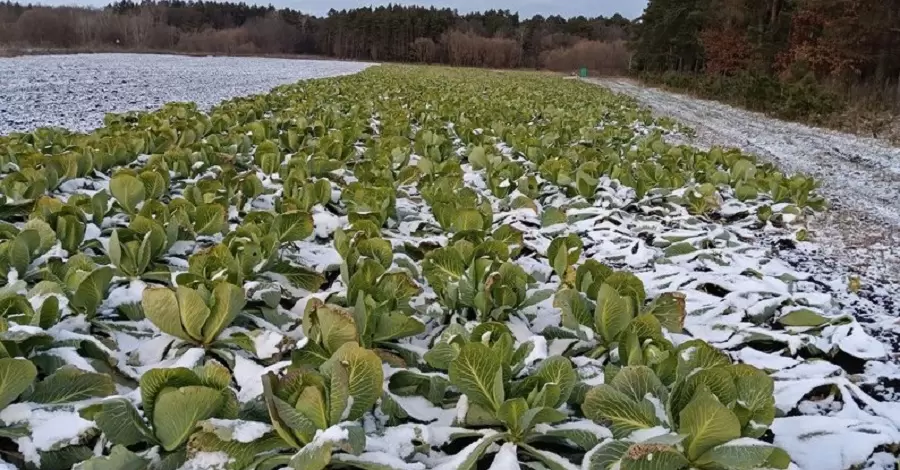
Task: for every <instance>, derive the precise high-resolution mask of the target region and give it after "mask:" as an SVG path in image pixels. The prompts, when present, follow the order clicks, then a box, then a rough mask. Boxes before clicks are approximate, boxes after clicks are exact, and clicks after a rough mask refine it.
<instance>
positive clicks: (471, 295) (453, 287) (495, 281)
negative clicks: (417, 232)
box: [422, 229, 549, 321]
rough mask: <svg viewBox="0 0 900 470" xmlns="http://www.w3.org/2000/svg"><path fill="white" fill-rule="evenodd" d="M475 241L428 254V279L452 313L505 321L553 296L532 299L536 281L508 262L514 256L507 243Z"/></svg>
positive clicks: (539, 295)
mask: <svg viewBox="0 0 900 470" xmlns="http://www.w3.org/2000/svg"><path fill="white" fill-rule="evenodd" d="M499 231H500V229H498V232H499ZM495 234H496V233H495ZM500 236H503V235H502V234H501V235H500ZM475 241H476V242H477V243H473V242H472V241H470V240H467V239H462V238H461V239H458V240H456V241H455V242H454V243H453V244H452V245H449V246H447V247H444V248H438V249H436V250H434V251H432V252H430V253H428V254H427V255H426V256H425V259H424V260H423V261H422V273H423V275H424V276H425V279H426V280H427V281H428V284H429V285H430V286H431V288H432V289H434V291H435V293H436V294H437V295H438V299H439V301H440V302H441V304H442V305H443V306H444V307H446V308H447V309H448V310H449V312H451V313H454V312H455V313H462V314H465V313H466V312H467V311H471V312H473V313H474V317H476V318H478V319H479V320H480V321H488V320H489V319H497V320H502V319H505V318H506V316H507V315H508V314H509V313H510V312H512V311H515V310H516V309H518V308H523V307H525V306H527V305H529V304H533V303H537V302H540V301H542V300H544V299H545V298H547V297H548V296H549V292H538V293H533V294H532V295H531V296H529V295H528V287H529V285H530V284H533V283H534V279H533V278H532V277H531V276H530V275H528V273H526V272H525V270H524V269H523V268H522V267H521V266H519V265H517V264H515V263H512V262H509V261H506V260H507V259H509V253H510V245H508V244H507V241H501V240H498V239H495V238H488V239H484V240H482V239H481V238H480V237H476V238H475Z"/></svg>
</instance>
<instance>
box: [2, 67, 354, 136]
mask: <svg viewBox="0 0 900 470" xmlns="http://www.w3.org/2000/svg"><path fill="white" fill-rule="evenodd" d="M369 65H370V64H363V63H356V62H337V61H334V62H332V61H320V60H289V59H260V58H247V57H188V56H175V55H154V54H76V55H46V56H24V57H14V58H7V59H0V135H5V134H9V133H10V132H16V131H30V130H33V129H35V128H38V127H43V126H59V127H65V128H67V129H70V130H75V131H88V130H91V129H94V128H97V127H99V126H101V125H102V124H103V116H104V114H105V113H109V112H126V111H141V110H149V109H154V108H158V107H159V106H161V105H163V104H165V103H169V102H173V101H193V102H195V103H197V104H198V105H199V106H200V107H202V108H208V107H210V106H213V105H216V104H218V103H219V102H221V101H222V100H225V99H228V98H233V97H235V96H244V95H250V94H255V93H261V92H265V91H268V90H270V89H271V88H274V87H276V86H278V85H283V84H286V83H293V82H296V81H298V80H304V79H309V78H322V77H331V76H337V75H346V74H351V73H357V72H359V71H361V70H363V69H365V68H366V67H368V66H369Z"/></svg>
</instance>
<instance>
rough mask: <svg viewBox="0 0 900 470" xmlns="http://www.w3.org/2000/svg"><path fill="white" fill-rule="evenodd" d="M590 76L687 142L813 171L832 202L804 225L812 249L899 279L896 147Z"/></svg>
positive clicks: (899, 153)
mask: <svg viewBox="0 0 900 470" xmlns="http://www.w3.org/2000/svg"><path fill="white" fill-rule="evenodd" d="M590 81H591V82H593V83H596V84H599V85H602V86H605V87H607V88H610V89H611V90H613V91H615V92H617V93H623V94H627V95H631V96H633V97H634V98H636V99H637V100H638V101H640V102H641V103H643V104H644V105H646V106H649V107H650V108H652V109H653V111H654V112H655V113H656V114H658V115H662V116H669V117H672V118H674V119H676V120H678V121H680V122H682V123H684V124H686V125H688V126H691V127H692V128H693V129H694V130H695V131H696V133H697V135H696V137H695V138H693V139H689V142H688V143H690V144H692V145H695V146H698V147H705V148H708V147H712V146H716V145H719V146H725V147H736V148H740V149H742V150H744V151H746V152H748V153H752V154H756V155H758V156H759V157H760V158H762V159H764V160H768V161H771V162H773V163H775V164H777V165H778V166H779V167H781V169H782V170H783V171H785V172H787V173H805V174H809V175H813V176H815V177H816V178H817V179H818V180H819V181H820V185H821V188H820V190H819V191H820V192H821V193H822V194H823V195H824V196H825V197H826V198H827V199H828V201H829V203H830V204H831V206H832V208H831V210H829V211H827V212H826V213H824V214H821V215H819V216H817V217H816V218H815V219H814V220H813V221H811V224H810V226H811V228H812V229H813V234H814V236H815V237H816V241H817V242H819V245H820V246H821V247H822V250H823V252H822V253H817V254H816V255H817V256H819V257H821V258H822V259H823V260H836V261H837V262H838V263H840V264H842V265H843V266H844V267H846V269H847V270H848V271H850V272H856V273H859V274H862V275H865V276H866V277H869V278H872V279H890V280H893V281H896V280H900V148H896V147H892V146H890V145H889V144H887V143H885V142H882V141H879V140H875V139H869V138H862V137H858V136H854V135H850V134H844V133H839V132H834V131H829V130H825V129H821V128H815V127H809V126H805V125H802V124H797V123H790V122H784V121H780V120H777V119H773V118H770V117H767V116H765V115H763V114H760V113H754V112H750V111H745V110H742V109H738V108H734V107H732V106H728V105H725V104H722V103H718V102H714V101H707V100H701V99H697V98H693V97H690V96H686V95H679V94H676V93H670V92H667V91H663V90H659V89H655V88H648V87H644V86H641V85H640V84H638V83H636V82H633V81H630V80H623V79H593V80H590Z"/></svg>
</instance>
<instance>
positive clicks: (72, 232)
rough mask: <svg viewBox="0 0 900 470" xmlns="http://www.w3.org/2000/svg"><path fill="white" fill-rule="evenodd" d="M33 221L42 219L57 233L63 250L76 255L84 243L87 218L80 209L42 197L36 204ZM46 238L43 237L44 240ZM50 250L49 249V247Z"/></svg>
mask: <svg viewBox="0 0 900 470" xmlns="http://www.w3.org/2000/svg"><path fill="white" fill-rule="evenodd" d="M32 219H40V220H43V221H44V222H46V223H47V225H49V226H50V227H51V228H52V229H53V231H54V232H56V239H57V240H58V241H59V242H60V244H61V246H62V249H64V250H66V251H68V252H69V253H76V252H78V249H79V248H80V247H81V244H82V242H84V236H85V232H86V230H87V217H86V216H85V214H84V211H82V210H81V209H80V208H78V207H76V206H73V205H71V204H65V203H63V202H62V201H60V200H58V199H54V198H50V197H42V198H41V199H39V200H38V201H36V202H35V204H34V210H33V212H32ZM45 238H46V236H43V235H42V240H44V239H45ZM48 248H49V247H48Z"/></svg>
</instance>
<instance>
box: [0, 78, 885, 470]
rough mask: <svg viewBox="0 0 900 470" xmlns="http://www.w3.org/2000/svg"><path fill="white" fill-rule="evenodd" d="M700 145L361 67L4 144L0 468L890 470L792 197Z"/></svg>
mask: <svg viewBox="0 0 900 470" xmlns="http://www.w3.org/2000/svg"><path fill="white" fill-rule="evenodd" d="M690 132H691V131H690V130H689V129H686V128H683V127H681V126H679V125H678V124H677V123H675V122H673V121H670V120H667V119H656V118H654V117H652V115H651V114H650V112H649V111H648V110H646V109H643V108H642V107H640V106H639V105H638V104H637V103H636V102H635V101H633V100H632V99H631V98H626V97H623V96H620V95H615V94H613V93H611V92H609V91H608V90H605V89H603V88H600V87H597V86H594V85H591V84H587V83H583V82H580V81H575V80H565V79H562V78H559V77H556V76H552V75H544V74H538V73H525V72H491V71H475V70H464V69H441V68H426V67H405V66H378V67H372V68H368V69H366V70H365V71H363V72H361V73H359V74H357V75H351V76H346V77H341V78H326V79H318V80H310V81H303V82H299V83H296V84H293V85H285V86H280V87H278V88H275V89H274V90H272V91H271V92H269V93H267V94H261V95H254V96H248V97H245V98H236V99H232V100H230V101H225V102H223V103H221V104H220V105H218V106H215V107H213V108H212V109H210V110H209V111H202V110H200V109H198V108H197V107H196V105H193V104H184V103H170V104H167V105H165V106H163V107H162V108H161V109H159V110H155V111H151V112H140V113H126V114H115V115H112V114H111V115H107V117H106V118H105V121H104V126H103V127H101V128H99V129H97V130H95V131H92V132H90V133H87V134H78V133H70V132H68V131H65V130H61V129H50V128H41V129H38V130H35V131H33V132H30V133H18V134H10V135H8V136H4V137H0V168H2V181H0V194H2V197H0V213H2V222H0V281H2V285H3V287H2V288H0V346H2V347H0V459H2V460H0V462H2V463H0V468H35V469H38V468H39V469H69V468H73V466H74V468H78V469H83V470H88V469H90V470H118V469H128V470H143V469H159V470H163V469H171V470H175V469H179V468H181V469H258V470H264V469H277V468H293V469H298V470H320V469H326V468H328V469H362V470H389V469H390V470H420V469H421V470H424V469H439V470H455V469H460V470H474V469H493V470H512V469H535V470H536V469H546V470H572V469H584V470H611V469H621V470H678V469H688V468H695V469H700V470H745V469H754V468H772V469H786V468H799V469H810V470H848V469H851V468H854V469H862V468H866V469H882V468H895V467H894V466H895V462H896V457H895V453H896V452H897V450H898V444H900V405H898V403H897V397H896V396H895V395H894V392H893V388H892V387H893V385H892V384H894V383H897V382H896V381H897V380H898V378H900V367H898V366H897V365H896V364H894V363H893V362H892V358H893V356H894V354H896V352H897V351H896V350H895V346H893V343H892V342H891V340H890V338H889V337H887V336H885V335H882V334H881V333H880V332H881V331H882V330H881V329H879V326H878V325H886V324H892V323H893V322H894V321H896V319H887V318H885V317H883V316H879V315H878V314H876V313H872V312H871V311H869V312H868V313H867V314H866V316H865V317H864V318H863V316H861V315H862V314H861V313H860V314H857V310H858V309H859V307H860V305H863V304H864V300H862V299H861V298H859V297H857V294H858V293H862V292H864V291H866V290H867V289H870V288H871V287H870V286H867V285H865V284H864V283H863V282H861V281H860V280H859V279H857V278H851V279H847V280H845V281H846V282H844V281H841V282H838V283H834V282H824V281H823V279H821V278H818V277H817V276H816V275H814V274H811V273H810V271H809V270H807V269H805V268H804V266H803V265H802V264H799V263H794V262H792V257H791V253H793V252H794V251H795V250H799V249H801V248H803V247H804V246H809V245H814V242H812V241H810V240H811V235H810V233H809V232H808V230H807V228H806V225H805V224H806V221H807V220H808V217H810V215H812V214H814V213H815V212H817V211H822V210H825V208H826V201H824V200H823V199H822V198H821V197H820V196H818V195H817V193H816V184H815V182H814V181H813V180H812V179H810V178H807V177H804V176H802V175H795V176H786V175H784V174H782V173H780V172H779V171H778V170H777V169H776V168H775V167H774V166H773V165H771V164H768V163H762V162H759V161H757V160H756V159H755V158H754V157H752V156H750V155H747V154H743V153H741V152H740V151H738V150H724V149H720V148H712V149H710V150H707V151H703V150H699V149H696V148H693V147H689V146H685V145H680V146H676V145H673V144H671V142H672V141H673V140H672V139H670V137H673V136H678V135H683V134H689V133H690ZM854 309H857V310H854ZM860 311H861V310H860ZM861 319H864V320H865V323H861V322H860V320H861Z"/></svg>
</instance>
